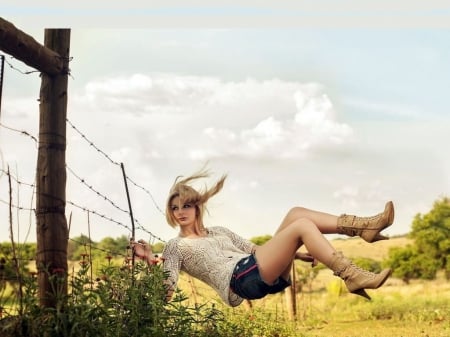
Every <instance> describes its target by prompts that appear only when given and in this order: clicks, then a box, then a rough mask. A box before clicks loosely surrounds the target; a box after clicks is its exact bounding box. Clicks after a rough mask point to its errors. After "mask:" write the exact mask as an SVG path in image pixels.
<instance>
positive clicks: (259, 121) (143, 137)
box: [0, 1, 450, 241]
mask: <svg viewBox="0 0 450 337" xmlns="http://www.w3.org/2000/svg"><path fill="white" fill-rule="evenodd" d="M302 3H304V4H305V3H307V2H302ZM318 3H321V4H322V6H323V7H320V6H319V5H312V4H309V5H308V6H312V7H308V8H307V10H305V9H304V10H303V11H300V10H299V9H298V8H297V7H296V5H292V4H291V5H290V6H291V7H288V10H286V9H283V8H281V7H280V6H274V7H267V8H266V7H265V8H259V9H258V8H255V7H251V6H249V7H233V8H232V7H227V8H219V7H214V8H206V9H205V8H201V6H198V7H194V8H192V9H191V8H187V7H180V6H179V7H172V8H167V7H162V9H154V8H153V9H151V12H149V11H150V9H148V10H145V8H144V7H142V5H141V7H139V6H138V5H136V7H138V8H140V10H139V11H134V12H131V11H130V12H128V13H127V12H126V10H124V12H123V13H122V14H123V15H122V16H121V17H117V16H115V15H113V14H111V13H113V11H114V10H115V8H109V11H108V10H107V11H104V12H103V14H99V13H101V12H100V11H96V10H95V8H94V10H92V9H91V10H90V12H83V9H82V8H81V7H76V8H75V9H76V11H71V12H69V11H68V12H66V13H65V14H64V13H63V14H64V15H63V16H62V17H57V16H56V15H55V13H54V12H52V10H50V9H48V10H45V9H44V10H43V11H42V12H35V11H33V10H32V9H30V7H28V9H24V8H19V9H18V7H17V6H16V5H11V4H9V5H8V4H6V5H2V6H6V10H5V11H3V13H5V14H2V17H3V18H4V19H6V20H8V21H10V22H12V23H14V24H15V25H16V27H18V28H19V29H21V30H23V31H26V32H27V33H29V34H30V35H32V36H33V37H34V38H35V39H36V40H38V41H40V42H42V40H43V38H42V36H43V31H44V29H45V28H49V27H57V26H60V25H59V24H60V23H61V22H62V21H64V27H69V28H71V55H72V56H73V61H72V62H71V70H72V77H71V78H70V81H69V111H68V117H69V119H70V120H71V122H73V123H74V124H75V125H76V126H77V127H78V128H79V129H80V130H82V131H83V132H84V133H85V135H86V136H87V137H88V138H89V139H91V140H93V141H94V142H95V143H96V145H97V146H99V147H100V148H101V149H102V150H103V151H105V152H106V153H108V154H110V155H111V157H112V158H114V159H115V160H117V161H121V162H124V164H125V166H126V167H127V173H128V174H129V175H130V176H131V177H133V179H134V180H135V181H137V182H139V183H140V184H141V185H143V186H145V187H146V188H147V189H148V190H150V191H151V192H152V194H153V196H154V199H155V201H156V203H157V204H158V205H159V206H160V207H164V202H165V198H166V194H167V191H168V189H169V188H170V185H171V184H172V182H173V179H174V178H175V177H176V176H177V175H180V174H182V175H187V174H190V173H192V172H193V171H195V170H196V169H198V168H200V167H201V166H202V165H203V164H204V163H205V162H209V163H210V164H209V166H210V168H211V169H212V171H214V172H215V173H216V175H215V177H218V176H219V175H220V174H222V173H228V174H229V178H228V181H227V184H226V185H225V189H224V191H223V192H222V193H221V194H220V195H218V196H217V197H216V198H215V199H213V200H212V201H211V204H210V213H211V214H210V218H209V219H208V223H209V224H210V225H226V226H228V227H230V228H231V229H233V230H235V231H237V232H238V233H240V234H242V235H243V236H245V237H253V236H257V235H264V234H271V233H273V232H274V231H275V229H276V227H277V225H278V224H279V222H280V221H281V219H282V217H283V215H284V214H285V213H286V212H287V211H288V210H289V208H290V207H293V206H296V205H300V206H305V207H311V208H315V209H319V210H323V211H329V212H332V213H336V214H340V213H344V212H347V213H358V214H368V215H370V214H372V213H376V212H378V211H380V210H381V209H382V208H383V207H384V202H385V201H387V200H390V199H392V200H393V201H394V203H395V205H396V222H395V223H394V225H393V226H392V227H391V228H390V229H388V230H387V233H388V234H391V235H393V234H403V233H407V232H408V231H409V228H410V225H411V221H412V219H413V217H414V215H415V214H417V213H419V212H427V211H428V210H429V209H430V208H431V207H432V204H433V202H434V201H435V200H437V199H438V198H439V197H441V196H444V195H448V194H449V192H450V178H449V172H450V158H449V156H448V154H447V152H448V151H447V144H448V143H449V141H450V132H448V130H449V128H450V111H449V108H450V105H449V103H448V99H447V91H448V88H450V76H449V74H450V69H449V64H448V59H449V56H450V55H449V54H450V38H449V37H450V36H449V34H450V32H449V26H448V25H447V26H446V24H445V22H450V21H445V20H446V19H447V18H448V15H449V11H448V6H445V5H442V4H441V3H440V2H436V3H434V2H430V3H429V4H428V8H427V7H426V5H424V4H421V3H420V2H417V3H415V2H398V4H399V5H397V7H396V6H394V5H386V6H387V7H386V8H382V7H380V6H381V5H380V6H378V7H377V8H375V7H374V6H376V5H375V4H372V5H366V7H364V5H361V4H359V5H358V4H357V3H355V2H351V1H348V2H347V3H349V4H352V5H353V7H348V8H347V10H345V9H338V8H335V7H329V8H328V9H327V8H326V7H324V6H326V4H325V5H323V4H324V2H318ZM327 3H328V5H329V6H335V4H334V3H333V2H327ZM400 4H401V5H400ZM66 6H67V5H66ZM71 6H77V5H76V4H71ZM314 6H316V7H314ZM236 8H238V9H237V10H236ZM119 9H120V8H119ZM289 9H290V10H289ZM211 11H213V12H214V15H211ZM233 11H234V12H233ZM105 13H106V14H105ZM130 13H131V14H130ZM235 13H238V14H239V15H238V17H234V18H233V15H232V14H235ZM263 14H264V15H263ZM180 15H181V16H180ZM180 18H181V19H180ZM94 19H96V21H95V22H94ZM163 19H165V20H163ZM444 19H445V20H444ZM305 21H306V22H305ZM296 23H297V24H296ZM8 62H9V63H10V64H12V65H13V66H14V67H16V68H18V69H26V70H29V69H28V68H27V67H26V66H24V65H23V64H21V63H20V62H18V61H17V60H14V59H8ZM5 72H6V73H5V75H6V78H5V87H4V93H3V102H2V114H1V120H0V122H2V123H3V124H5V125H8V126H11V127H14V128H18V129H25V130H28V131H29V132H30V133H31V134H35V135H36V134H37V132H38V130H37V124H38V106H37V103H36V98H37V97H38V94H39V86H40V79H39V75H38V74H36V73H35V74H31V75H23V74H21V73H19V72H17V71H14V70H13V69H10V68H9V67H7V68H6V71H5ZM0 150H1V151H2V156H3V161H2V168H4V167H6V166H5V165H9V166H10V167H12V168H14V170H16V172H17V174H18V175H19V177H20V178H21V179H22V180H23V181H27V182H32V181H33V179H34V167H35V155H36V152H35V148H34V146H33V145H32V144H31V142H30V140H29V139H26V137H24V136H22V135H17V134H15V133H13V132H11V131H8V130H6V129H4V128H0ZM67 151H68V152H67V162H68V165H69V166H70V167H71V168H72V169H74V171H76V173H77V174H78V175H79V176H81V177H83V178H86V180H88V181H91V182H92V184H93V185H94V186H95V187H96V189H97V190H99V191H102V192H103V193H105V194H106V195H108V196H109V197H110V198H111V199H113V200H115V201H117V203H118V204H121V205H123V206H124V207H125V206H126V199H124V198H125V195H124V193H123V185H122V184H121V180H120V179H121V176H120V174H119V175H117V173H118V172H117V170H116V169H115V168H111V165H110V164H109V163H107V162H106V161H105V160H104V159H103V158H101V157H99V155H98V153H96V152H95V151H92V148H90V147H89V146H88V145H87V144H86V142H85V141H84V140H83V139H81V137H80V136H79V134H77V133H76V132H74V131H73V130H71V129H70V128H68V150H67ZM119 173H120V172H119ZM0 186H1V194H0V199H2V200H7V194H6V191H7V186H6V179H5V176H2V177H1V178H0ZM27 193H29V192H27V191H26V190H25V189H24V188H23V187H22V188H21V191H20V200H21V202H22V203H24V204H29V203H30V202H31V197H29V198H28V196H27ZM67 199H68V200H71V201H73V202H76V203H78V204H87V205H89V206H90V207H91V208H92V209H96V210H98V211H99V212H100V213H102V214H108V215H110V216H111V217H113V218H114V219H119V220H120V221H121V222H123V223H125V224H126V223H128V221H129V220H128V219H127V218H126V216H125V217H124V216H123V215H121V214H116V210H114V209H112V210H111V209H110V208H109V206H108V205H105V204H104V202H103V201H102V200H99V198H98V197H97V196H95V195H92V193H91V192H90V191H88V190H87V189H86V188H85V186H81V185H80V184H79V182H77V180H76V179H74V177H73V176H71V174H70V173H68V193H67ZM132 199H133V205H134V208H135V209H134V213H135V216H136V217H137V218H138V219H139V221H140V222H141V223H142V224H144V226H145V227H146V228H148V229H149V230H151V231H152V232H153V233H155V234H157V235H158V236H159V237H161V238H163V239H165V240H167V239H168V238H170V237H171V236H173V235H176V231H174V230H173V229H171V228H170V227H169V226H168V225H166V224H165V221H164V218H163V216H162V214H161V213H160V212H159V210H158V209H157V208H156V207H155V206H154V204H153V201H152V200H151V199H150V198H149V196H148V195H146V194H145V193H141V192H139V191H138V190H134V191H132ZM67 212H68V213H69V212H72V214H73V217H72V218H73V224H72V227H71V236H76V235H79V234H80V233H86V231H87V229H86V225H85V222H86V214H84V212H81V211H79V210H77V209H74V208H72V207H70V206H68V208H67ZM22 213H23V212H18V215H17V218H18V219H19V218H22V221H21V225H20V228H21V229H17V230H18V231H19V230H22V231H24V232H26V231H27V227H29V226H27V225H25V224H28V223H30V221H31V222H32V221H33V220H29V218H30V217H29V215H28V214H22ZM19 214H20V215H19ZM0 218H2V219H5V218H7V213H6V207H5V206H4V205H2V204H0ZM94 219H95V217H94ZM92 221H94V222H95V224H94V225H93V227H94V228H95V230H94V231H93V236H94V237H95V238H102V237H104V236H114V237H115V236H119V235H123V234H125V235H127V234H128V232H127V231H126V230H124V228H123V227H121V226H116V225H115V224H112V223H110V222H108V221H104V220H103V219H95V220H92ZM31 228H33V227H32V224H31ZM140 234H141V235H143V236H144V238H146V239H147V237H146V233H140ZM20 237H21V238H24V237H25V234H24V233H22V234H21V236H20ZM7 238H8V233H7V231H6V230H2V231H0V241H2V240H5V239H7ZM29 238H30V239H31V240H33V229H31V234H30V235H29Z"/></svg>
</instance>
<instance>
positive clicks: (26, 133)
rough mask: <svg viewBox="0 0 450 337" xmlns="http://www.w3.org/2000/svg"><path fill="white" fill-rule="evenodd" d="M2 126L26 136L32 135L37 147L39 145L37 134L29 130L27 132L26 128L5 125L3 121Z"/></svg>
mask: <svg viewBox="0 0 450 337" xmlns="http://www.w3.org/2000/svg"><path fill="white" fill-rule="evenodd" d="M0 127H2V128H5V129H7V130H10V131H14V132H17V133H20V134H22V135H24V136H27V137H30V138H31V139H32V140H33V141H34V142H35V144H36V147H37V144H38V140H37V138H36V137H35V136H33V135H31V134H30V133H29V132H27V131H25V130H19V129H15V128H13V127H10V126H7V125H5V124H3V123H1V122H0Z"/></svg>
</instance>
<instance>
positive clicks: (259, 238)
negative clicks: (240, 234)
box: [250, 235, 272, 246]
mask: <svg viewBox="0 0 450 337" xmlns="http://www.w3.org/2000/svg"><path fill="white" fill-rule="evenodd" d="M271 238H272V235H262V236H255V237H254V238H251V239H250V241H251V242H253V243H254V244H255V245H258V246H261V245H263V244H265V243H266V242H267V241H269V240H270V239H271Z"/></svg>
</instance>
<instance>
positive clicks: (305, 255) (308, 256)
mask: <svg viewBox="0 0 450 337" xmlns="http://www.w3.org/2000/svg"><path fill="white" fill-rule="evenodd" d="M295 258H296V259H297V260H302V261H304V262H311V267H315V266H317V263H318V261H317V260H316V259H315V258H314V256H312V255H311V254H310V253H301V252H297V253H295Z"/></svg>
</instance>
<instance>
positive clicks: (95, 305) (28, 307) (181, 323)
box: [0, 263, 235, 337]
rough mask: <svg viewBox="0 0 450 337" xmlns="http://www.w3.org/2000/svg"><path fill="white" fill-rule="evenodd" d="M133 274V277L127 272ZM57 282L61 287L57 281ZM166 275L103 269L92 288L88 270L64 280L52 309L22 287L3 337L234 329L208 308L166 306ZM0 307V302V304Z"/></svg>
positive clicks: (2, 326)
mask: <svg viewBox="0 0 450 337" xmlns="http://www.w3.org/2000/svg"><path fill="white" fill-rule="evenodd" d="M131 269H133V272H132V271H131ZM52 277H60V278H61V280H60V281H61V282H66V280H65V278H63V277H61V276H52ZM165 277H166V276H165V274H164V273H163V271H162V268H160V267H159V266H150V267H148V266H146V265H144V264H142V263H138V264H136V265H135V267H134V268H131V267H130V266H128V265H126V266H123V267H117V266H112V265H109V266H106V267H102V269H101V273H100V274H99V276H98V277H97V278H96V280H95V281H94V282H92V280H91V279H90V270H89V265H88V264H82V265H81V269H80V270H79V272H78V273H77V274H76V275H75V276H74V277H72V278H71V279H69V280H68V281H69V285H70V289H71V291H70V292H69V294H68V295H67V296H64V297H62V298H60V299H59V300H58V304H57V305H56V308H41V307H40V306H39V305H38V304H37V296H36V282H35V280H34V281H33V280H31V279H30V280H31V281H32V282H28V283H26V286H25V287H26V294H27V295H26V299H25V301H24V302H25V305H24V310H23V311H22V314H20V315H14V314H12V313H10V314H7V315H6V316H7V317H6V318H5V319H3V320H1V321H0V335H1V336H4V337H9V336H15V337H22V336H27V337H41V336H42V337H53V336H54V337H57V336H58V337H65V336H73V337H78V336H117V337H125V336H144V337H145V336H148V337H153V336H155V337H156V336H158V337H159V336H167V337H179V336H183V337H191V336H196V337H206V336H219V337H220V336H230V335H232V331H234V330H235V327H234V325H231V324H229V323H227V322H226V321H225V319H224V316H223V314H222V313H221V312H220V311H218V310H217V309H215V308H214V306H211V305H207V304H205V305H201V306H195V307H189V306H187V305H185V304H184V301H185V299H186V298H185V297H184V296H183V294H182V293H177V294H176V295H175V298H174V300H173V301H171V302H170V303H166V302H165V293H166V290H165V286H164V280H165ZM0 304H1V302H0Z"/></svg>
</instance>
